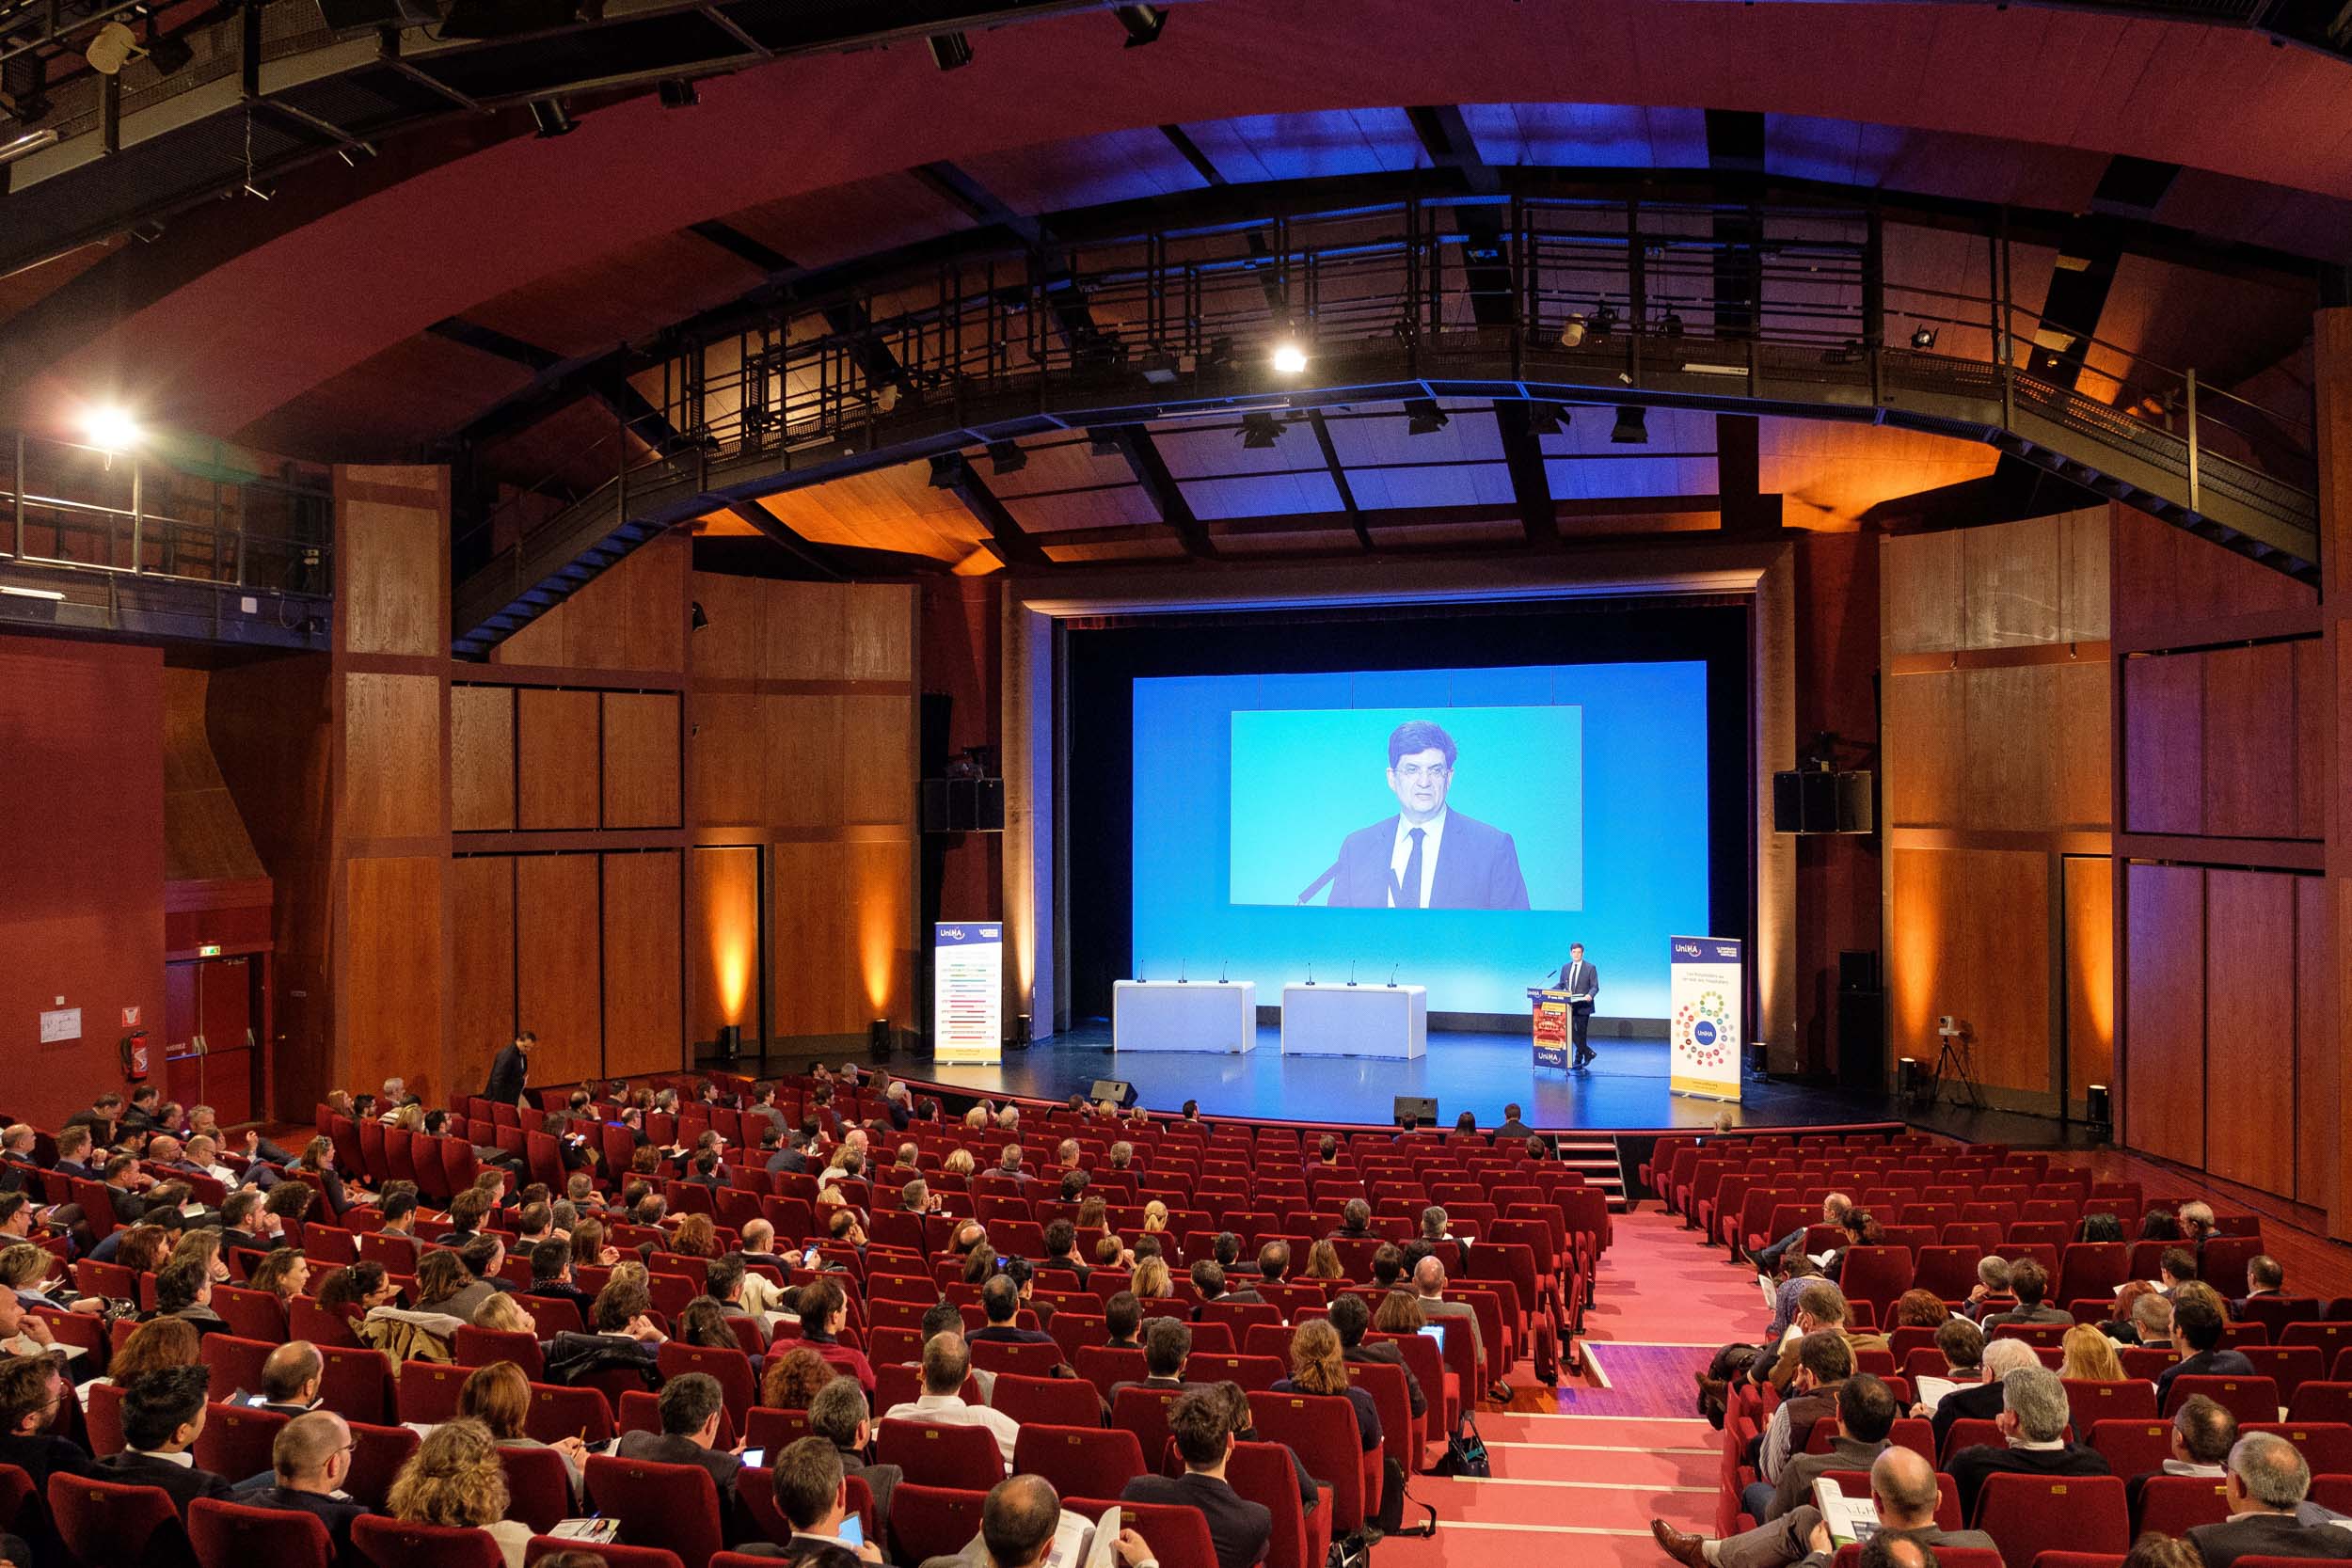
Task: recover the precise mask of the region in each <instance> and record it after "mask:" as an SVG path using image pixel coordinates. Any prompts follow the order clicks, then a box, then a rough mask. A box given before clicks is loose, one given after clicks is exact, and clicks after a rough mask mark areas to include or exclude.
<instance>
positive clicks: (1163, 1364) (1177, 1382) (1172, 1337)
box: [1111, 1297, 1346, 1401]
mask: <svg viewBox="0 0 2352 1568" xmlns="http://www.w3.org/2000/svg"><path fill="white" fill-rule="evenodd" d="M1341 1299H1343V1300H1344V1299H1346V1298H1344V1297H1343V1298H1341ZM1191 1356H1192V1330H1191V1329H1190V1328H1189V1327H1187V1326H1186V1325H1185V1323H1184V1321H1183V1320H1182V1319H1179V1318H1153V1319H1152V1320H1151V1321H1150V1322H1149V1323H1145V1324H1144V1325H1143V1373H1144V1375H1143V1381H1142V1382H1140V1383H1126V1382H1120V1383H1114V1384H1112V1385H1111V1398H1112V1399H1113V1400H1114V1401H1116V1400H1117V1399H1118V1398H1119V1391H1120V1389H1121V1388H1198V1387H1200V1385H1199V1384H1197V1383H1187V1382H1185V1381H1184V1363H1185V1362H1186V1361H1187V1360H1189V1359H1190V1358H1191Z"/></svg>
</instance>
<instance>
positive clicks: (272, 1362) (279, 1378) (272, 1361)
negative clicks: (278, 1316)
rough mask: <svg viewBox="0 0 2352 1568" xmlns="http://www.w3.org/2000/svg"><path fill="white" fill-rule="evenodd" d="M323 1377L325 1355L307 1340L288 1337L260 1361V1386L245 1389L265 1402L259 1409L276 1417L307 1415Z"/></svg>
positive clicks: (316, 1404)
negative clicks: (258, 1395) (259, 1396)
mask: <svg viewBox="0 0 2352 1568" xmlns="http://www.w3.org/2000/svg"><path fill="white" fill-rule="evenodd" d="M325 1381H326V1357H325V1356H323V1355H321V1354H319V1348H318V1346H316V1345H314V1344H312V1343H310V1340H308V1339H289V1340H287V1341H286V1342H285V1343H284V1344H282V1345H280V1346H278V1348H277V1349H276V1350H274V1351H272V1352H270V1353H269V1356H268V1359H266V1360H264V1361H263V1362H262V1386H261V1387H260V1388H258V1389H248V1390H246V1392H248V1393H259V1394H261V1395H262V1398H263V1399H264V1400H265V1401H266V1402H265V1403H263V1404H262V1406H261V1408H262V1409H263V1410H266V1411H268V1412H270V1413H271V1414H272V1415H276V1416H287V1417H297V1416H307V1415H309V1414H310V1412H311V1411H313V1410H316V1409H317V1408H318V1407H319V1385H320V1384H321V1383H323V1382H325Z"/></svg>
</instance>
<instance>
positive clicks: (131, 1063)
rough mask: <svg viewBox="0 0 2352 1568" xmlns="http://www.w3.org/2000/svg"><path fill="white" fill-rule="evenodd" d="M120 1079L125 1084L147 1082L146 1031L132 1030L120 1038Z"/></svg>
mask: <svg viewBox="0 0 2352 1568" xmlns="http://www.w3.org/2000/svg"><path fill="white" fill-rule="evenodd" d="M120 1050H121V1052H122V1079H123V1082H124V1083H127V1084H143V1083H145V1082H146V1081H147V1031H146V1030H144V1029H134V1030H132V1031H131V1033H129V1034H127V1035H125V1036H123V1037H122V1045H121V1047H120Z"/></svg>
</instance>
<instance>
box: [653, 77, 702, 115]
mask: <svg viewBox="0 0 2352 1568" xmlns="http://www.w3.org/2000/svg"><path fill="white" fill-rule="evenodd" d="M654 90H655V91H656V93H658V94H659V95H660V100H661V106H662V107H663V108H665V109H691V108H692V107H693V106H694V105H695V104H697V103H701V102H702V101H703V95H702V94H701V93H700V92H699V91H697V90H696V89H695V87H694V84H693V83H691V82H690V81H688V80H686V78H684V77H683V76H678V77H673V78H671V79H670V80H669V81H666V82H663V83H661V84H660V85H659V86H658V87H656V88H655V89H654Z"/></svg>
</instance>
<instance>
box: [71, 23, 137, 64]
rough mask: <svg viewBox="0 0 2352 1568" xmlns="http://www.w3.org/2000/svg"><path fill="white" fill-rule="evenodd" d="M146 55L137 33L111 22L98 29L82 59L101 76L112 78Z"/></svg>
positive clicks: (83, 52)
mask: <svg viewBox="0 0 2352 1568" xmlns="http://www.w3.org/2000/svg"><path fill="white" fill-rule="evenodd" d="M146 53H147V51H146V50H144V49H141V48H140V47H139V39H138V35H137V34H136V33H134V32H133V31H131V29H130V28H128V27H125V26H124V25H123V24H121V23H119V22H109V23H107V24H105V25H104V26H103V27H101V28H99V29H98V32H97V34H96V36H95V37H93V38H92V39H91V40H89V47H87V49H85V50H83V51H82V57H83V58H84V59H86V60H87V61H88V62H89V68H90V69H91V70H92V71H96V72H98V74H99V75H101V76H112V75H114V74H115V73H116V72H118V71H120V70H121V69H122V68H123V67H124V66H125V65H127V64H129V63H130V62H131V61H133V60H135V59H138V58H139V57H140V56H142V55H145V54H146Z"/></svg>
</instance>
